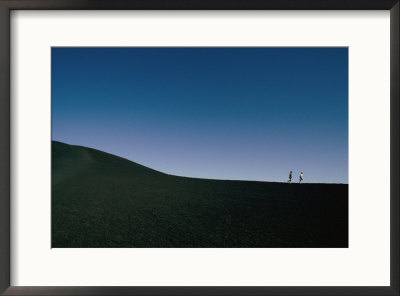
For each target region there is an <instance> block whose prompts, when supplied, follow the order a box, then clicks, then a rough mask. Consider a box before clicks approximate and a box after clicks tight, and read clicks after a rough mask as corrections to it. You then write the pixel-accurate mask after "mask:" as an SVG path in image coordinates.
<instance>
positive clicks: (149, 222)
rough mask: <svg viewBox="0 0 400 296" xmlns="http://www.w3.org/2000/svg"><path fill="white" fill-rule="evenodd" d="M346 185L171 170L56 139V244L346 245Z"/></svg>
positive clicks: (53, 196) (127, 246)
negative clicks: (220, 177)
mask: <svg viewBox="0 0 400 296" xmlns="http://www.w3.org/2000/svg"><path fill="white" fill-rule="evenodd" d="M347 246H348V185H344V184H286V183H274V182H250V181H224V180H211V179H196V178H185V177H177V176H171V175H167V174H164V173H161V172H158V171H155V170H152V169H150V168H147V167H144V166H141V165H139V164H136V163H134V162H131V161H129V160H126V159H123V158H121V157H117V156H114V155H111V154H108V153H104V152H101V151H98V150H95V149H91V148H85V147H81V146H72V145H67V144H63V143H60V142H53V143H52V247H55V248H74V247H77V248H85V247H90V248H96V247H102V248H108V247H110V248H118V247H124V248H129V247H146V248H149V247H150V248H151V247H347Z"/></svg>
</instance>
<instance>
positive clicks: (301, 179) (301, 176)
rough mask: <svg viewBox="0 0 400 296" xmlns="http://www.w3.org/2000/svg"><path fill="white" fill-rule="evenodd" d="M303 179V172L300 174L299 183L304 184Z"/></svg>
mask: <svg viewBox="0 0 400 296" xmlns="http://www.w3.org/2000/svg"><path fill="white" fill-rule="evenodd" d="M303 177H304V174H303V172H301V173H300V179H299V183H301V182H303Z"/></svg>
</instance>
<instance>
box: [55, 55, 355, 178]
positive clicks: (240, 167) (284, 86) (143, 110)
mask: <svg viewBox="0 0 400 296" xmlns="http://www.w3.org/2000/svg"><path fill="white" fill-rule="evenodd" d="M52 138H53V140H57V141H61V142H65V143H68V144H75V145H82V146H88V147H93V148H96V149H99V150H103V151H106V152H109V153H112V154H116V155H119V156H122V157H125V158H127V159H130V160H132V161H135V162H137V163H140V164H143V165H145V166H148V167H151V168H153V169H156V170H159V171H162V172H165V173H169V174H174V175H180V176H189V177H200V178H215V179H235V180H260V181H286V180H287V175H288V173H289V171H290V170H292V171H293V173H294V177H295V180H296V181H297V180H298V174H299V173H300V171H303V172H304V178H305V182H324V183H325V182H326V183H348V51H347V48H53V49H52Z"/></svg>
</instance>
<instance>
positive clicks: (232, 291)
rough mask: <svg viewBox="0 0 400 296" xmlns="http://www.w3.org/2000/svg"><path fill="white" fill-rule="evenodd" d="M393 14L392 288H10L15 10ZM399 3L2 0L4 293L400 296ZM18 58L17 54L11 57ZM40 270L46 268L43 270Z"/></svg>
mask: <svg viewBox="0 0 400 296" xmlns="http://www.w3.org/2000/svg"><path fill="white" fill-rule="evenodd" d="M22 9H24V10H27V9H29V10H36V9H44V10H50V9H54V10H76V9H82V10H103V9H110V10H113V9H134V10H143V9H146V10H149V9H151V10H152V9H162V10H184V9H185V10H188V9H189V10H191V9H195V10H276V9H279V10H390V39H391V40H390V69H391V70H390V71H391V73H390V76H391V77H390V106H391V107H390V108H391V110H390V117H391V118H390V128H391V131H390V142H391V144H390V162H391V166H390V174H391V177H390V195H391V196H390V203H391V204H390V214H391V221H390V227H391V229H390V235H391V241H390V286H387V287H374V286H362V287H328V286H325V287H312V286H307V287H305V286H301V287H295V286H282V287H275V286H274V287H102V286H95V287H77V286H76V287H62V286H55V287H45V286H35V287H22V286H10V268H11V266H10V197H11V193H10V181H11V178H10V169H12V168H11V167H10V153H12V151H10V136H11V135H10V12H11V11H13V10H22ZM399 12H400V2H399V0H296V1H294V0H264V1H257V0H231V1H226V0H214V1H200V0H198V1H194V0H185V1H182V0H138V1H125V0H113V1H111V0H97V1H96V0H8V1H4V0H0V63H1V64H0V294H1V295H400V294H399V278H400V275H399V237H400V233H399V216H400V215H399V151H400V149H399V117H400V112H399V111H400V110H399V72H400V70H399V36H400V32H399V27H400V25H399ZM11 54H12V53H11ZM38 268H40V266H38Z"/></svg>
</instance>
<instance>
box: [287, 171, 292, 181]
mask: <svg viewBox="0 0 400 296" xmlns="http://www.w3.org/2000/svg"><path fill="white" fill-rule="evenodd" d="M288 182H289V183H292V171H290V173H289V180H288Z"/></svg>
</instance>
